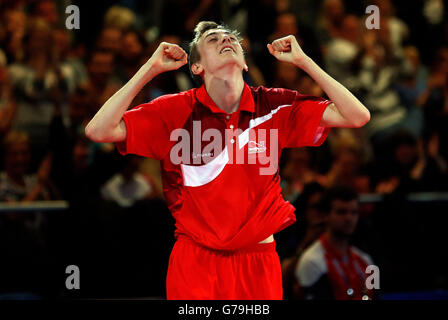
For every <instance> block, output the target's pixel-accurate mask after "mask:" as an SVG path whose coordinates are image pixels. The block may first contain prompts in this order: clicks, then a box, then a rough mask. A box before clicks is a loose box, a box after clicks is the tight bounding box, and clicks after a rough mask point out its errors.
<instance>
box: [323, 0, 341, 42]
mask: <svg viewBox="0 0 448 320" xmlns="http://www.w3.org/2000/svg"><path fill="white" fill-rule="evenodd" d="M344 16H345V6H344V2H343V1H342V0H324V1H323V2H322V8H321V10H320V17H319V18H318V21H317V25H318V26H317V28H316V29H317V38H318V40H319V43H320V44H321V46H322V47H323V48H325V47H326V45H327V44H328V42H330V40H331V39H333V38H337V37H339V36H340V32H341V25H342V22H343V20H344Z"/></svg>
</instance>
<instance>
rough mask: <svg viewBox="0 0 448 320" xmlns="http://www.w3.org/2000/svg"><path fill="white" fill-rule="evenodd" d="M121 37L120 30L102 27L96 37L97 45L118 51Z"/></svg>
mask: <svg viewBox="0 0 448 320" xmlns="http://www.w3.org/2000/svg"><path fill="white" fill-rule="evenodd" d="M121 37H122V33H121V30H119V29H116V28H104V29H103V30H102V31H101V34H100V37H99V39H98V42H97V47H98V48H99V49H103V50H107V51H111V52H113V53H118V51H119V50H120V47H121V40H122V39H121Z"/></svg>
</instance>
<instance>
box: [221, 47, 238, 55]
mask: <svg viewBox="0 0 448 320" xmlns="http://www.w3.org/2000/svg"><path fill="white" fill-rule="evenodd" d="M225 52H233V53H235V50H233V48H232V47H228V46H227V47H224V48H222V49H221V51H220V52H219V53H220V54H222V53H225Z"/></svg>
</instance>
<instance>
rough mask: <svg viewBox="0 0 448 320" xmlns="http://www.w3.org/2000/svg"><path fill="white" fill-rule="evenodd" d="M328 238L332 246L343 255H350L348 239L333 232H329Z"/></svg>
mask: <svg viewBox="0 0 448 320" xmlns="http://www.w3.org/2000/svg"><path fill="white" fill-rule="evenodd" d="M327 237H328V241H329V242H330V244H331V245H332V246H333V247H334V248H335V249H336V250H337V251H338V252H339V253H340V254H341V255H342V256H345V255H347V254H348V249H349V243H348V238H347V237H341V236H338V235H335V234H334V233H333V232H331V231H327Z"/></svg>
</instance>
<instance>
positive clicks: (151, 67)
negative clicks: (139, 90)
mask: <svg viewBox="0 0 448 320" xmlns="http://www.w3.org/2000/svg"><path fill="white" fill-rule="evenodd" d="M143 69H144V74H145V78H146V81H150V80H152V79H154V78H155V77H156V76H157V75H158V74H160V73H161V72H160V71H158V70H157V68H156V67H155V64H154V62H153V61H152V60H151V59H149V60H148V61H146V63H145V64H144V65H143Z"/></svg>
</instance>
